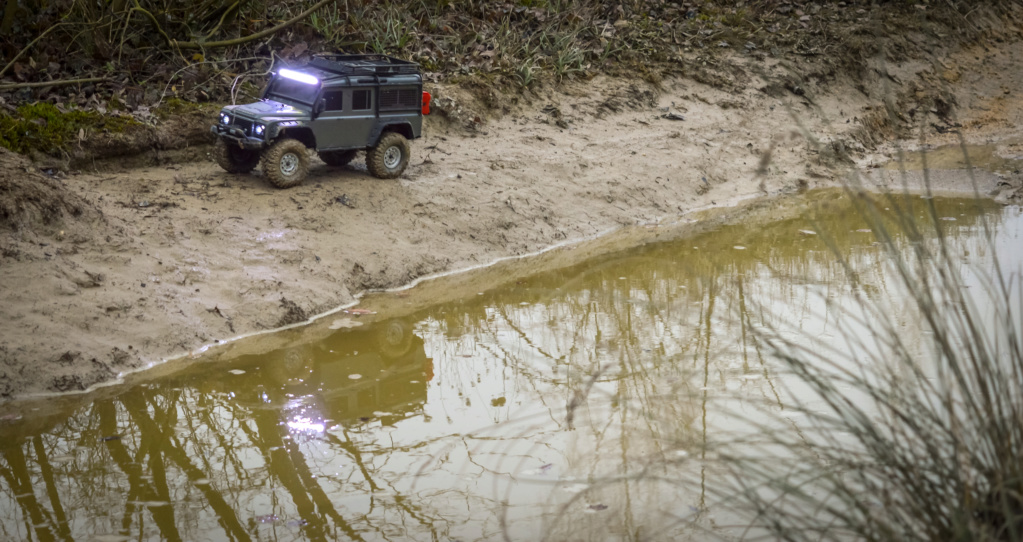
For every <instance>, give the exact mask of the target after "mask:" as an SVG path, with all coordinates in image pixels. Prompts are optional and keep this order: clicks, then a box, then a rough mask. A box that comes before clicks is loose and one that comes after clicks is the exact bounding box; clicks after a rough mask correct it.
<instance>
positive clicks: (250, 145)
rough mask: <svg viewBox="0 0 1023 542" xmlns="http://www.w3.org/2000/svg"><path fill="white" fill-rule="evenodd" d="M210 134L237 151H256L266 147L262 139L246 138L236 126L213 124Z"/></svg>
mask: <svg viewBox="0 0 1023 542" xmlns="http://www.w3.org/2000/svg"><path fill="white" fill-rule="evenodd" d="M210 132H212V133H213V135H215V136H217V137H219V138H221V139H223V140H224V142H225V143H227V144H228V145H234V146H236V147H238V148H239V149H245V150H250V151H258V150H261V149H263V148H264V147H266V141H264V140H263V139H262V138H258V137H250V136H247V135H245V131H244V130H242V129H241V128H239V127H237V126H230V125H226V126H225V125H223V124H214V125H213V126H210Z"/></svg>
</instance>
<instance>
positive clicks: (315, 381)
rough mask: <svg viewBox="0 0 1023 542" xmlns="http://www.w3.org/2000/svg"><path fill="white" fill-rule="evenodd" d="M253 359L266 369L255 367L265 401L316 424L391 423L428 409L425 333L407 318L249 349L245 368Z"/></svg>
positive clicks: (428, 367) (428, 363)
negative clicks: (259, 351) (255, 351)
mask: <svg viewBox="0 0 1023 542" xmlns="http://www.w3.org/2000/svg"><path fill="white" fill-rule="evenodd" d="M252 365H259V367H260V368H259V370H258V371H253V372H252V378H257V379H258V382H252V381H251V380H250V382H251V384H250V385H256V386H258V387H260V388H262V390H263V391H262V393H260V394H258V395H259V396H260V397H261V399H262V402H263V406H264V407H267V406H269V407H271V408H282V409H283V410H284V411H285V413H286V417H287V418H289V419H296V417H304V418H308V423H309V424H312V425H315V426H319V425H321V424H322V423H323V421H324V420H326V421H328V422H329V423H334V424H337V423H342V424H345V425H357V424H359V423H362V422H367V421H370V420H374V419H379V420H381V421H382V422H383V423H384V424H392V423H394V422H395V421H397V420H399V419H402V418H404V417H406V416H407V415H408V414H409V413H412V412H416V411H418V410H419V409H420V408H421V406H422V405H423V404H424V403H425V402H426V388H427V383H428V382H429V381H430V380H431V379H432V378H433V360H432V359H430V358H428V357H427V356H426V350H425V349H424V343H423V340H422V339H421V338H419V337H417V336H416V335H415V334H414V333H413V332H412V328H411V326H410V325H409V324H408V323H407V322H405V321H403V320H400V319H394V320H389V321H385V322H380V323H376V324H373V325H371V326H368V327H366V328H355V329H350V330H349V329H344V330H339V331H337V332H336V333H334V334H333V335H331V336H329V337H327V338H326V339H323V340H321V341H319V342H316V343H312V344H304V345H301V346H294V347H289V348H282V349H280V350H276V351H273V352H270V353H268V354H265V355H262V356H249V357H247V358H246V359H245V360H244V365H241V364H240V365H239V367H240V368H242V367H244V366H249V367H251V366H252ZM242 376H243V378H244V377H245V376H249V375H242ZM271 405H272V406H271ZM317 419H320V421H316V420H317Z"/></svg>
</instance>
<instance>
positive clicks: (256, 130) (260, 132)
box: [252, 124, 266, 136]
mask: <svg viewBox="0 0 1023 542" xmlns="http://www.w3.org/2000/svg"><path fill="white" fill-rule="evenodd" d="M264 131H266V126H264V125H262V124H257V125H256V126H254V127H253V128H252V133H254V134H256V135H258V136H261V135H263V132H264Z"/></svg>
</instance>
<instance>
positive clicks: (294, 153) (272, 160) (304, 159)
mask: <svg viewBox="0 0 1023 542" xmlns="http://www.w3.org/2000/svg"><path fill="white" fill-rule="evenodd" d="M308 173H309V151H308V149H306V148H305V144H303V143H302V142H301V141H299V140H297V139H282V140H280V141H278V142H276V143H274V144H273V145H271V146H270V148H269V149H267V150H265V151H263V174H264V175H266V179H267V180H268V181H270V184H272V185H274V186H276V187H277V188H291V187H292V186H297V185H299V184H301V183H302V181H303V180H304V179H305V176H306V174H308Z"/></svg>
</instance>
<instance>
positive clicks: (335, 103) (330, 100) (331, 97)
mask: <svg viewBox="0 0 1023 542" xmlns="http://www.w3.org/2000/svg"><path fill="white" fill-rule="evenodd" d="M344 96H345V93H344V92H342V91H340V90H338V91H334V92H325V93H323V99H324V100H325V101H326V102H327V106H326V107H325V109H326V110H327V111H341V110H343V109H344Z"/></svg>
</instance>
